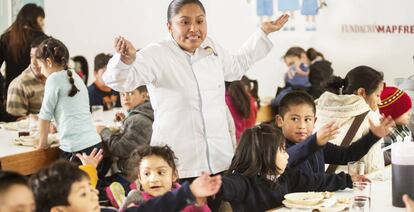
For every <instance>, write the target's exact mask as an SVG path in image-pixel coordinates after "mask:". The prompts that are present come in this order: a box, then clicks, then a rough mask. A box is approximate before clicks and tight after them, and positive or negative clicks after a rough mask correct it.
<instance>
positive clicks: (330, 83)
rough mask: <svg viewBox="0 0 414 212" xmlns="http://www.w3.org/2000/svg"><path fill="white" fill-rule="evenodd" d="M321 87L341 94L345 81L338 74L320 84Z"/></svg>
mask: <svg viewBox="0 0 414 212" xmlns="http://www.w3.org/2000/svg"><path fill="white" fill-rule="evenodd" d="M322 87H323V88H325V90H327V91H329V92H331V93H334V94H338V95H341V94H343V90H344V88H345V87H346V81H345V79H342V78H341V77H339V76H331V77H330V78H329V79H328V80H327V81H325V82H324V83H323V84H322Z"/></svg>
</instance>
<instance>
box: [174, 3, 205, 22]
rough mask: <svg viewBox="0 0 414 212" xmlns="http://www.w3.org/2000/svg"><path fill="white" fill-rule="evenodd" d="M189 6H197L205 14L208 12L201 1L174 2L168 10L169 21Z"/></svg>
mask: <svg viewBox="0 0 414 212" xmlns="http://www.w3.org/2000/svg"><path fill="white" fill-rule="evenodd" d="M187 4H196V5H198V6H199V7H200V9H201V10H202V11H203V13H204V14H206V10H205V9H204V6H203V4H202V3H201V2H200V1H199V0H173V1H171V3H170V5H168V9H167V21H168V22H170V21H171V19H172V18H173V17H174V16H175V15H177V13H179V12H180V10H181V8H182V7H184V6H185V5H187Z"/></svg>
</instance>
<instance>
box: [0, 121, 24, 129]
mask: <svg viewBox="0 0 414 212" xmlns="http://www.w3.org/2000/svg"><path fill="white" fill-rule="evenodd" d="M28 127H29V120H28V119H23V120H20V121H15V122H8V123H1V124H0V128H3V129H6V130H14V131H17V130H19V129H27V128H28Z"/></svg>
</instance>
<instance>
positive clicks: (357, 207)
mask: <svg viewBox="0 0 414 212" xmlns="http://www.w3.org/2000/svg"><path fill="white" fill-rule="evenodd" d="M370 208H371V183H370V182H353V201H352V208H351V209H352V210H354V211H369V210H370Z"/></svg>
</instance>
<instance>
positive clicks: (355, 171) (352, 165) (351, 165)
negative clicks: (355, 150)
mask: <svg viewBox="0 0 414 212" xmlns="http://www.w3.org/2000/svg"><path fill="white" fill-rule="evenodd" d="M348 174H349V175H364V174H365V164H364V162H361V161H350V162H348Z"/></svg>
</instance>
